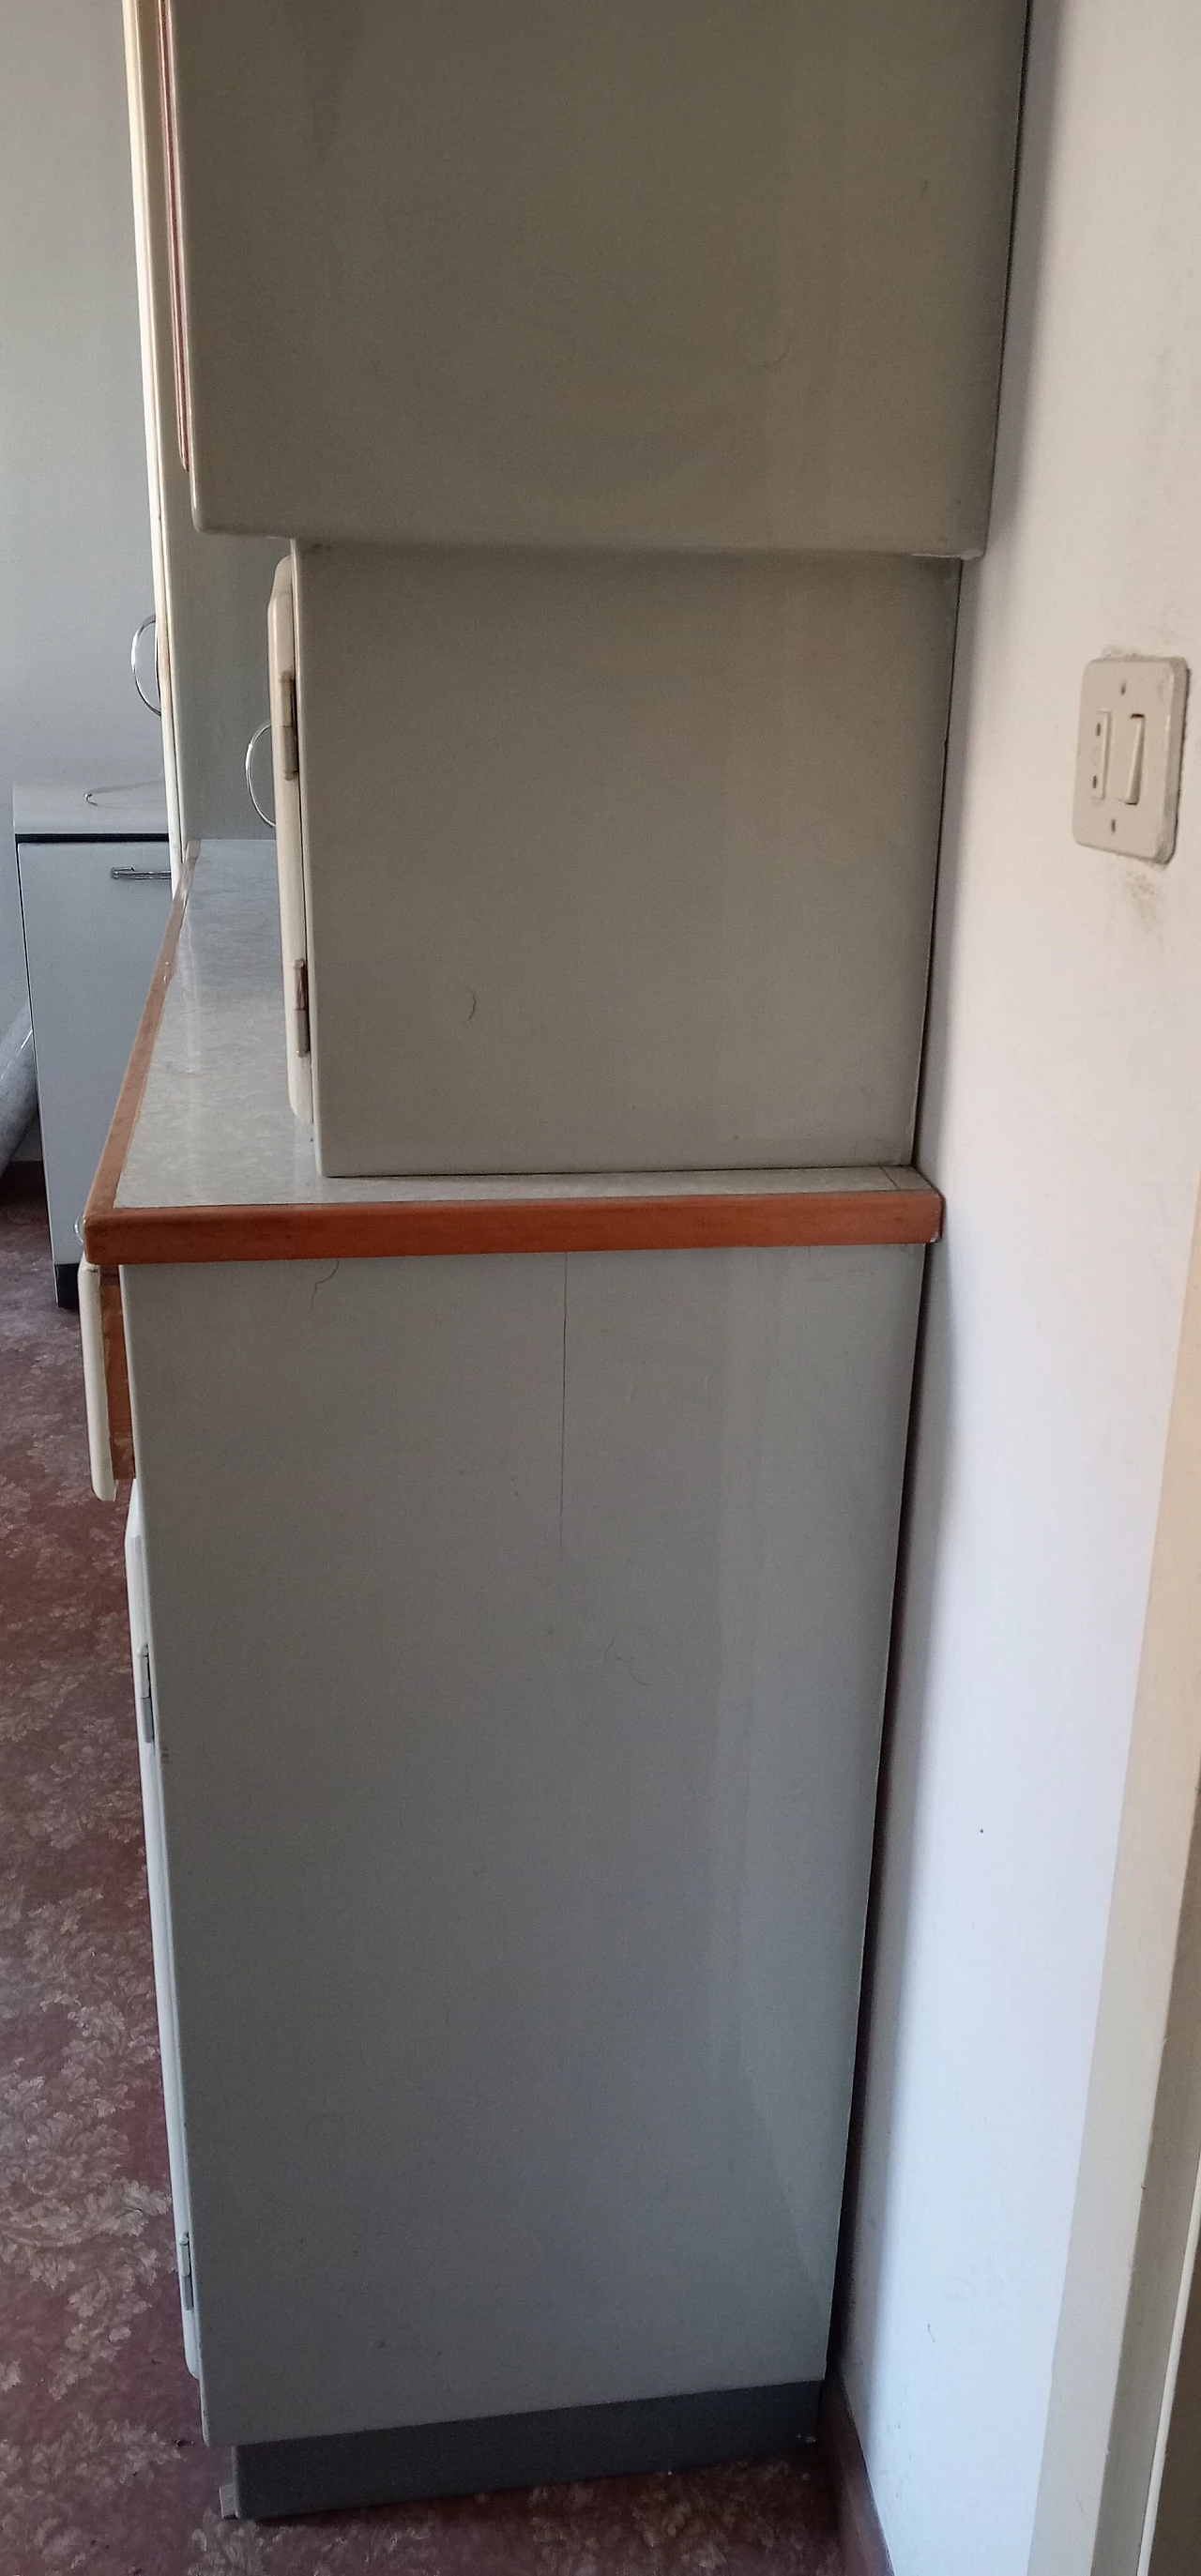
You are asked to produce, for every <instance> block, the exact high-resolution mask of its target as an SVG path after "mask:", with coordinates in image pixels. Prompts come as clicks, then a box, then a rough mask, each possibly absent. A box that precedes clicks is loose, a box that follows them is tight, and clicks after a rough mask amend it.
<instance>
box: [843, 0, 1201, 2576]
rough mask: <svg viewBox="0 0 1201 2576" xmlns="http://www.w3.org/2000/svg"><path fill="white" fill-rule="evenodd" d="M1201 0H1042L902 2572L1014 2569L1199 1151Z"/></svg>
mask: <svg viewBox="0 0 1201 2576" xmlns="http://www.w3.org/2000/svg"><path fill="white" fill-rule="evenodd" d="M1199 96H1201V12H1199V11H1198V9H1197V7H1196V0H1140V7H1139V9H1138V10H1137V11H1136V12H1133V13H1132V12H1131V11H1130V9H1129V8H1128V7H1127V6H1126V5H1125V0H1063V5H1062V7H1057V6H1056V5H1055V0H1034V9H1033V27H1032V54H1031V63H1030V73H1029V83H1028V96H1027V116H1026V129H1025V137H1024V146H1023V162H1022V178H1021V184H1020V190H1019V210H1018V230H1017V240H1016V247H1015V266H1014V276H1013V285H1012V293H1011V305H1010V319H1009V331H1008V340H1007V355H1006V369H1005V379H1004V385H1003V396H1002V419H1001V438H1000V452H999V463H998V480H997V492H996V503H995V512H994V533H993V540H992V545H991V548H990V551H989V553H988V555H987V557H986V558H985V561H984V563H983V565H982V566H981V567H980V568H979V569H978V571H976V572H974V573H972V574H971V575H970V576H969V577H968V580H967V583H966V588H965V607H964V617H963V622H962V628H961V638H960V650H959V658H958V666H957V679H956V694H955V705H954V712H953V726H952V750H951V765H950V773H949V785H948V799H947V814H946V825H945V847H944V861H943V879H942V886H941V892H940V901H939V914H938V932H937V944H936V967H935V981H934V990H933V1000H932V1018H931V1032H930V1050H929V1072H928V1081H927V1089H926V1095H925V1101H924V1108H923V1115H922V1122H921V1134H920V1154H921V1160H922V1162H923V1163H924V1165H925V1167H926V1169H927V1170H928V1171H930V1172H931V1173H932V1174H933V1175H934V1177H935V1178H936V1179H937V1180H938V1181H939V1182H940V1183H941V1185H942V1187H943V1189H944V1190H945V1192H946V1194H947V1199H948V1207H949V1213H948V1226H947V1238H946V1242H945V1245H944V1246H943V1248H942V1249H941V1251H940V1252H939V1253H938V1255H937V1256H936V1259H935V1262H934V1265H933V1271H932V1277H931V1294H930V1307H929V1330H928V1339H927V1349H926V1360H925V1373H924V1390H923V1397H922V1405H921V1418H920V1432H919V1438H918V1446H917V1456H916V1473H915V1490H914V1512H913V1531H912V1547H911V1555H910V1560H909V1566H908V1574H907V1581H906V1587H905V1596H904V1614H903V1624H902V1642H901V1656H900V1669H899V1686H898V1695H897V1709H896V1725H895V1738H894V1748H893V1757H892V1765H891V1781H890V1790H889V1801H888V1809H887V1841H886V1859H885V1870H884V1878H883V1891H882V1903H881V1918H880V1940H879V1950H878V1968H877V1976H876V1987H875V2000H874V2010H873V2017H872V2024H871V2049H870V2061H869V2082H868V2097H867V2111H866V2122H865V2134H864V2151H863V2163H862V2171H861V2181H860V2195H859V2205H858V2218H857V2227H856V2232H855V2238H854V2247H853V2265H852V2278H851V2295H850V2306H849V2317H848V2329H847V2346H846V2354H845V2364H844V2366H845V2370H846V2376H847V2382H848V2388H849V2393H850V2396H851V2401H852V2406H853V2410H854V2413H855V2417H856V2420H857V2423H858V2426H859V2430H860V2434H861V2437H862V2440H863V2444H864V2449H865V2453H866V2457H867V2463H868V2469H869V2473H870V2476H871V2479H872V2484H873V2487H874V2491H875V2495H876V2500H877V2504H878V2507H879V2510H880V2513H881V2517H882V2520H883V2524H884V2529H885V2535H886V2538H887V2540H888V2544H889V2547H890V2549H891V2552H892V2555H893V2560H894V2566H895V2570H896V2576H1024V2571H1025V2569H1026V2565H1027V2557H1028V2552H1029V2547H1030V2538H1031V2528H1032V2522H1033V2515H1034V2505H1035V2495H1036V2490H1037V2485H1038V2477H1039V2467H1040V2457H1041V2451H1042V2443H1043V2434H1044V2429H1045V2424H1046V2416H1047V2401H1048V2389H1049V2380H1050V2371H1051V2358H1052V2350H1053V2346H1054V2340H1055V2331H1056V2323H1057V2317H1058V2310H1059V2302H1060V2296H1061V2292H1062V2287H1063V2278H1064V2266H1065V2259H1066V2252H1067V2244H1068V2232H1069V2226H1070V2221H1071V2215H1072V2203H1073V2193H1074V2187H1075V2182H1076V2173H1077V2164H1078V2159H1079V2152H1080V2141H1081V2127H1082V2120H1083V2112H1084V2103H1085V2094H1086V2088H1087V2083H1088V2074H1089V2062H1090V2054H1091V2049H1092V2043H1093V2033H1094V2026H1095V2020H1096V2008H1097V1997H1098V1989H1099V1981H1100V1973H1101V1964H1102V1954H1103V1947H1104V1940H1105V1930H1106V1919H1107V1913H1108V1907H1109V1900H1110V1892H1111V1884H1112V1877H1113V1864H1114V1854H1115V1847H1116V1839H1117V1828H1118V1819H1119V1811H1120V1806H1121V1798H1122V1787H1123V1778H1124V1773H1125V1767H1126V1759H1127V1751H1128V1746H1129V1741H1130V1731H1131V1721H1132V1714H1133V1708H1134V1697H1135V1685H1136V1677H1137V1670H1138V1661H1139V1649H1140V1643H1141V1638H1142V1630H1143V1620H1144V1612H1145V1607H1146V1596H1147V1584H1148V1574H1149V1567H1150V1560H1151V1550H1152V1543H1153V1539H1154V1533H1155V1525H1156V1509H1157V1502H1158V1496H1159V1486H1160V1476H1161V1470H1162V1465H1163V1454H1164V1444H1165V1436H1166V1428H1167V1419H1168V1408H1169V1402H1170V1398H1171V1391H1172V1383H1173V1375H1174V1367H1175V1359H1176V1350H1177V1340H1178V1334H1179V1326H1180V1315H1181V1306H1182V1299H1183V1291H1184V1282H1185V1273H1186V1265H1187V1259H1188V1250H1189V1240H1190V1235H1191V1230H1192V1220H1193V1211H1194V1205H1195V1200H1196V1193H1197V1181H1198V1171H1199V1168H1201V152H1199V151H1198V149H1197V134H1196V102H1197V99H1198V97H1199ZM1107 646H1124V647H1126V648H1127V649H1130V650H1138V651H1144V650H1145V651H1150V652H1164V651H1167V652H1175V653H1183V654H1184V655H1186V657H1187V658H1188V659H1189V661H1190V662H1191V664H1192V665H1193V668H1194V689H1195V695H1194V704H1193V710H1192V718H1191V722H1190V726H1189V732H1188V737H1187V740H1186V753H1185V771H1184V787H1183V803H1182V815H1181V829H1180V838H1179V844H1178V848H1177V853H1176V856H1175V858H1174V859H1173V861H1172V863H1171V865H1170V867H1169V868H1168V869H1167V870H1166V872H1164V873H1162V874H1160V873H1157V872H1155V871H1153V870H1151V869H1148V868H1146V867H1140V866H1139V865H1137V864H1136V863H1133V862H1129V861H1123V860H1120V859H1111V858H1108V857H1105V856H1103V855H1098V854H1096V853H1092V852H1089V851H1086V850H1082V849H1078V848H1077V847H1076V846H1075V844H1074V843H1073V841H1072V838H1071V832H1070V813H1071V796H1072V763H1073V754H1074V743H1075V729H1076V714H1077V702H1078V692H1079V683H1080V675H1081V671H1082V668H1083V666H1084V664H1085V662H1086V661H1088V660H1089V659H1090V657H1091V656H1092V655H1094V654H1096V653H1098V652H1100V651H1102V650H1104V649H1105V648H1106V647H1107Z"/></svg>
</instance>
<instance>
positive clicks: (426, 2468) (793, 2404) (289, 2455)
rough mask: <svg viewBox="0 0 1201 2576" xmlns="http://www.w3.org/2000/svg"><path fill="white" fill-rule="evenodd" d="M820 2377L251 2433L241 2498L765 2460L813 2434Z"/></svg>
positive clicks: (278, 2510) (394, 2493)
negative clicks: (278, 2436) (275, 2437)
mask: <svg viewBox="0 0 1201 2576" xmlns="http://www.w3.org/2000/svg"><path fill="white" fill-rule="evenodd" d="M820 2393H821V2384H820V2381H818V2380H816V2379H814V2380H796V2381H790V2382H789V2383H787V2384H786V2385H785V2386H783V2387H776V2388H731V2389H719V2390H716V2391H714V2392H712V2393H711V2394H707V2395H705V2396H702V2397H655V2398H649V2399H645V2400H640V2401H638V2402H637V2403H634V2404H629V2405H626V2404H622V2405H615V2406H569V2407H564V2408H562V2409H558V2408H556V2409H555V2410H554V2411H553V2412H549V2413H546V2414H537V2415H488V2416H482V2417H480V2418H478V2419H477V2420H476V2421H474V2422H470V2423H464V2424H415V2425H409V2426H398V2427H397V2428H396V2429H395V2430H391V2431H388V2432H382V2433H331V2434H319V2435H314V2436H313V2437H311V2438H310V2439H308V2440H306V2441H300V2442H243V2443H240V2444H239V2445H238V2446H237V2447H236V2448H235V2450H234V2455H233V2466H234V2501H235V2506H236V2510H237V2512H238V2513H239V2514H240V2515H242V2516H243V2517H244V2518H245V2519H247V2520H252V2521H256V2522H267V2521H271V2520H273V2519H274V2518H276V2517H278V2516H279V2515H282V2514H297V2513H328V2512H331V2511H333V2510H336V2509H338V2508H343V2509H344V2508H346V2507H349V2506H353V2505H369V2504H404V2503H406V2502H408V2501H409V2499H410V2498H416V2497H419V2496H420V2497H428V2496H446V2495H475V2494H483V2493H486V2492H488V2491H489V2490H491V2489H492V2488H495V2487H532V2486H560V2485H563V2484H565V2483H566V2482H567V2481H568V2480H571V2479H576V2478H611V2477H630V2476H634V2475H637V2474H644V2473H646V2472H648V2471H651V2470H655V2469H704V2468H713V2467H715V2466H716V2465H717V2464H718V2462H720V2461H722V2460H754V2459H758V2460H763V2459H772V2458H775V2457H776V2456H777V2455H778V2454H780V2453H782V2452H785V2451H789V2450H792V2449H794V2448H795V2447H796V2445H797V2444H798V2443H800V2442H808V2441H812V2439H813V2437H814V2434H815V2432H816V2428H817V2405H818V2398H819V2396H820Z"/></svg>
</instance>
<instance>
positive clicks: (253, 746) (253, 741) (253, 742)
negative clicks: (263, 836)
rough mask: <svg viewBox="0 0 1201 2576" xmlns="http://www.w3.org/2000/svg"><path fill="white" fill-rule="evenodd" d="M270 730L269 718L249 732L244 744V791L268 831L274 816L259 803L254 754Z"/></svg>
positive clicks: (271, 829)
mask: <svg viewBox="0 0 1201 2576" xmlns="http://www.w3.org/2000/svg"><path fill="white" fill-rule="evenodd" d="M270 732H271V724H270V719H268V721H267V723H266V724H261V725H259V726H258V727H257V729H256V731H255V732H254V733H252V734H251V737H250V740H249V742H248V743H247V745H246V792H247V795H248V796H249V798H250V802H251V804H252V805H253V807H254V810H255V813H256V814H257V815H258V818H259V821H260V823H265V824H266V826H267V829H268V831H269V832H273V831H274V830H275V816H274V814H268V813H266V812H265V810H264V808H263V807H262V806H261V805H260V803H259V800H258V796H257V794H256V792H255V784H254V756H255V753H256V752H257V750H258V747H259V744H260V743H261V741H262V739H263V736H264V734H267V735H269V734H270Z"/></svg>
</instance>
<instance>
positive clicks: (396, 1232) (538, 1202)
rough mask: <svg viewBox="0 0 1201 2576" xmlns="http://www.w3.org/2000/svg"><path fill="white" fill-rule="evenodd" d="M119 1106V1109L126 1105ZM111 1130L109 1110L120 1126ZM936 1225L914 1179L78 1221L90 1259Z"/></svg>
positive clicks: (747, 1236)
mask: <svg viewBox="0 0 1201 2576" xmlns="http://www.w3.org/2000/svg"><path fill="white" fill-rule="evenodd" d="M140 1043H141V1039H140V1036H139V1044H140ZM135 1053H136V1049H135ZM130 1061H131V1071H132V1064H133V1059H132V1058H131V1060H130ZM126 1080H127V1082H128V1080H129V1076H127V1077H126ZM138 1096H139V1098H140V1088H139V1095H138ZM122 1098H124V1094H123V1095H122ZM117 1114H118V1119H119V1117H120V1114H121V1109H120V1104H118V1113H117ZM131 1123H132V1121H131ZM116 1128H117V1119H114V1121H113V1130H114V1133H115V1132H116ZM109 1142H110V1145H111V1143H112V1137H111V1136H110V1140H109ZM105 1151H106V1153H107V1152H108V1148H107V1147H106V1149H105ZM941 1229H942V1199H941V1197H940V1196H939V1193H938V1191H937V1190H934V1189H931V1188H930V1187H929V1186H928V1185H927V1184H926V1183H924V1182H923V1183H922V1184H920V1185H919V1186H918V1187H915V1188H905V1187H903V1186H901V1185H898V1184H897V1183H895V1182H890V1184H889V1186H888V1188H887V1189H880V1190H812V1191H806V1190H795V1191H791V1190H790V1191H776V1192H772V1193H764V1192H757V1193H756V1192H754V1191H747V1192H746V1193H745V1195H742V1196H740V1195H738V1194H736V1193H734V1192H727V1191H722V1192H721V1193H720V1194H718V1193H710V1194H708V1195H704V1196H702V1195H701V1194H700V1193H698V1194H697V1195H696V1196H695V1197H685V1196H678V1195H674V1194H673V1195H672V1196H671V1197H667V1196H663V1197H661V1198H651V1197H645V1198H643V1197H640V1198H627V1199H618V1198H596V1199H528V1200H522V1199H506V1200H498V1199H496V1200H479V1199H459V1200H442V1201H436V1202H435V1201H429V1200H425V1201H420V1200H408V1201H402V1202H398V1201H396V1200H385V1201H379V1200H375V1201H373V1202H371V1203H369V1204H367V1205H360V1204H351V1205H345V1206H339V1205H337V1204H336V1203H333V1202H330V1203H327V1204H326V1205H325V1206H321V1207H295V1206H287V1207H197V1208H190V1207H179V1208H162V1207H147V1208H128V1207H127V1208H118V1207H115V1206H114V1205H113V1204H112V1200H111V1197H110V1198H109V1199H107V1200H106V1201H104V1202H103V1203H102V1202H101V1200H100V1198H99V1196H98V1191H97V1190H94V1191H93V1194H92V1197H91V1198H90V1199H89V1201H88V1208H87V1214H86V1216H85V1218H84V1241H85V1243H86V1245H87V1250H88V1257H89V1259H90V1260H92V1261H96V1262H99V1263H100V1264H101V1265H106V1264H109V1265H111V1264H113V1263H116V1262H133V1263H137V1262H150V1263H156V1262H167V1261H179V1262H186V1261H328V1260H338V1261H392V1260H408V1259H412V1258H415V1257H420V1256H422V1255H427V1254H434V1253H447V1252H455V1253H474V1252H479V1253H497V1252H505V1253H514V1252H666V1251H673V1250H674V1251H691V1250H698V1251H699V1250H704V1249H708V1248H717V1247H721V1246H734V1245H766V1246H770V1245H775V1244H841V1245H853V1244H868V1243H874V1244H905V1243H933V1242H934V1241H935V1240H936V1239H937V1237H938V1235H939V1233H940V1232H941Z"/></svg>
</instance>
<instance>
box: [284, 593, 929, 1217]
mask: <svg viewBox="0 0 1201 2576" xmlns="http://www.w3.org/2000/svg"><path fill="white" fill-rule="evenodd" d="M293 585H294V591H295V612H294V631H293V610H292V603H291V599H290V597H289V596H287V595H286V594H288V593H290V591H291V588H292V586H293ZM279 589H280V590H281V591H282V592H283V593H284V594H285V596H284V597H283V598H282V600H281V599H279V598H278V597H277V602H276V607H277V609H279V610H280V611H281V612H282V613H281V614H280V615H279V617H278V619H273V629H274V633H275V635H276V637H277V638H280V639H282V641H281V644H280V650H281V652H283V653H287V652H291V654H292V659H291V663H290V668H289V672H288V674H287V676H286V677H285V675H284V674H283V673H282V671H281V673H280V674H278V675H277V677H276V679H275V680H274V681H273V705H274V710H275V716H276V743H275V751H276V788H275V803H276V811H277V814H278V815H279V817H280V841H279V854H280V867H281V875H282V878H283V885H284V892H285V896H286V898H287V899H286V900H285V902H284V904H283V914H284V921H285V925H286V927H287V929H288V932H289V934H290V937H289V944H288V947H287V950H286V954H285V959H284V968H285V988H286V1002H287V1025H288V1029H289V1035H290V1044H291V1048H292V1055H293V1066H294V1071H295V1072H296V1073H299V1072H300V1070H301V1067H302V1065H303V1066H308V1067H311V1074H312V1093H311V1100H312V1114H313V1115H314V1116H315V1143H316V1153H317V1158H318V1162H319V1164H320V1167H321V1169H322V1170H323V1171H324V1172H327V1173H343V1174H353V1173H373V1172H374V1173H388V1172H488V1171H491V1172H498V1171H499V1172H504V1171H527V1172H528V1171H560V1172H563V1171H593V1170H618V1171H621V1170H661V1171H671V1170H683V1169H688V1168H696V1167H698V1166H699V1167H702V1168H703V1167H705V1166H713V1165H717V1166H720V1167H727V1166H736V1165H743V1164H745V1165H747V1166H751V1167H760V1166H764V1165H770V1164H781V1165H785V1164H800V1163H851V1162H897V1163H901V1162H905V1161H906V1160H907V1158H908V1156H909V1153H910V1151H911V1149H912V1142H913V1119H914V1110H915V1103H916V1098H917V1079H918V1066H919V1060H920V1053H921V1041H922V1024H923V1018H924V1012H925V1000H926V977H927V968H928V960H929V948H930V923H931V913H932V907H933V900H934V876H935V866H936V861H937V852H938V827H939V815H940V807H941V798H942V777H943V759H944V750H945V743H946V728H947V704H948V697H949V691H950V674H951V652H952V646H953V642H954V630H955V608H956V599H957V590H958V567H957V566H956V565H953V564H931V563H914V562H910V561H909V560H907V559H906V558H904V557H892V558H882V557H872V558H865V557H854V558H847V557H843V558H838V559H831V558H822V559H820V560H817V559H813V558H799V557H790V556H775V557H772V558H771V559H765V558H763V557H761V556H751V557H740V558H732V557H727V556H721V557H714V556H709V557H705V558H700V557H697V556H672V557H665V556H662V555H657V556H639V557H633V556H623V557H621V558H617V557H613V556H604V555H577V554H543V555H525V554H516V553H512V552H510V553H503V552H500V551H497V550H493V551H491V552H484V553H481V552H479V551H470V550H459V551H453V550H449V549H438V550H435V549H425V550H420V551H415V550H407V551H406V550H399V549H396V550H388V549H386V548H380V547H367V546H357V547H355V546H333V547H331V546H318V547H311V548H308V547H306V548H299V549H297V550H296V552H295V556H294V561H293V565H292V569H291V572H290V573H289V570H288V568H287V567H285V568H284V569H283V570H282V571H281V574H280V576H279ZM297 771H298V772H299V775H298V776H297V774H296V773H297ZM301 989H303V990H304V991H305V992H306V993H307V1006H308V1007H307V1011H297V1009H296V1008H295V1000H296V995H297V992H298V990H301ZM283 1029H284V1015H283V1014H282V1013H281V1016H280V1033H281V1037H282V1034H283ZM302 1049H303V1050H304V1053H303V1056H302V1055H301V1053H300V1050H302ZM293 1089H294V1096H295V1098H296V1102H297V1106H298V1107H299V1108H302V1109H303V1108H304V1107H305V1106H307V1105H308V1104H307V1102H306V1100H305V1098H304V1095H303V1093H302V1089H301V1085H300V1083H299V1081H294V1084H293Z"/></svg>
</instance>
